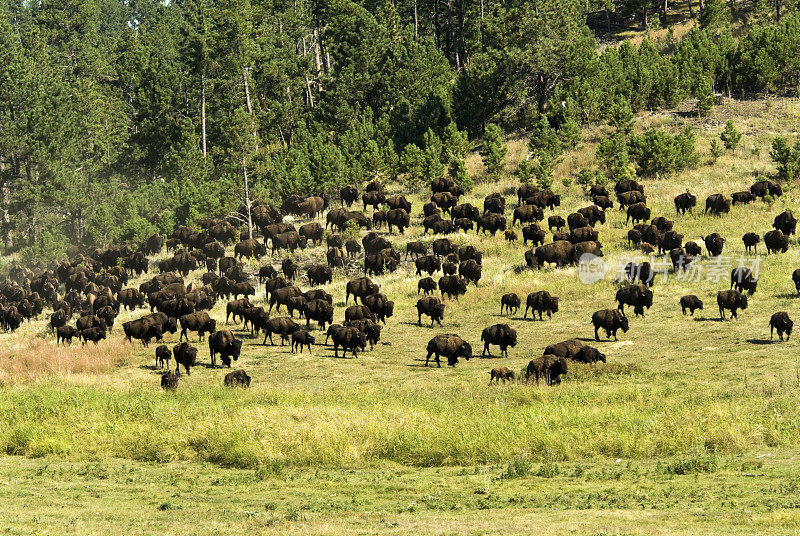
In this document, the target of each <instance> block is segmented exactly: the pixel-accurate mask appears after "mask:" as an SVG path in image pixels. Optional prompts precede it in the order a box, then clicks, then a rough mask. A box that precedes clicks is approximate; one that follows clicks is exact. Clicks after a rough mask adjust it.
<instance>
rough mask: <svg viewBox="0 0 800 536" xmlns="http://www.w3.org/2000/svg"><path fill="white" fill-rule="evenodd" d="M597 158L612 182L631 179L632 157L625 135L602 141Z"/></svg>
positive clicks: (596, 154)
mask: <svg viewBox="0 0 800 536" xmlns="http://www.w3.org/2000/svg"><path fill="white" fill-rule="evenodd" d="M595 156H596V157H597V160H599V161H600V164H601V165H602V166H603V167H604V168H605V170H606V172H607V173H608V175H609V176H610V177H611V179H612V180H622V179H628V178H630V177H631V170H630V167H631V156H630V152H629V151H628V138H627V137H626V136H625V135H623V134H613V135H612V136H610V137H608V138H603V139H602V140H600V143H599V144H598V146H597V152H596V153H595Z"/></svg>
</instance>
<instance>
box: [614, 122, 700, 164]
mask: <svg viewBox="0 0 800 536" xmlns="http://www.w3.org/2000/svg"><path fill="white" fill-rule="evenodd" d="M629 145H630V152H631V154H632V155H633V159H634V160H635V161H636V165H637V167H638V168H639V172H640V173H641V174H642V175H645V176H652V175H656V174H660V173H673V172H676V171H681V170H684V169H686V168H688V167H692V166H694V165H695V164H696V163H697V160H698V156H697V153H696V152H695V146H694V145H695V136H694V132H692V129H691V127H686V128H685V129H684V130H683V132H682V133H680V134H677V135H675V136H672V135H670V134H667V133H666V132H664V131H663V130H659V129H652V130H648V131H647V132H645V133H644V134H642V135H641V136H634V137H633V138H631V140H630V143H629Z"/></svg>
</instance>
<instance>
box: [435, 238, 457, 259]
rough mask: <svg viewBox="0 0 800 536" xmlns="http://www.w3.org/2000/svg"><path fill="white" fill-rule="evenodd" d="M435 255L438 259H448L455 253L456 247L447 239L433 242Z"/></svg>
mask: <svg viewBox="0 0 800 536" xmlns="http://www.w3.org/2000/svg"><path fill="white" fill-rule="evenodd" d="M432 249H433V254H434V255H436V256H438V257H446V256H447V255H450V254H451V253H454V252H455V246H453V243H452V242H451V241H450V240H449V239H447V238H437V239H436V240H434V241H433V246H432Z"/></svg>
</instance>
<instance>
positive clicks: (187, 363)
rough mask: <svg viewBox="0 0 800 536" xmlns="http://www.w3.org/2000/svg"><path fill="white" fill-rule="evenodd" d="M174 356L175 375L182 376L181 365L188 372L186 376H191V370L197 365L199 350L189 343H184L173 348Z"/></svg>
mask: <svg viewBox="0 0 800 536" xmlns="http://www.w3.org/2000/svg"><path fill="white" fill-rule="evenodd" d="M172 355H173V356H175V364H176V366H175V374H177V375H178V376H180V375H181V370H180V368H181V365H183V368H184V369H185V370H186V375H187V376H188V375H191V374H192V373H191V371H190V369H191V368H192V367H193V366H195V364H196V363H197V348H195V347H194V346H192V345H191V344H189V343H188V342H182V343H180V344H176V345H175V346H173V347H172Z"/></svg>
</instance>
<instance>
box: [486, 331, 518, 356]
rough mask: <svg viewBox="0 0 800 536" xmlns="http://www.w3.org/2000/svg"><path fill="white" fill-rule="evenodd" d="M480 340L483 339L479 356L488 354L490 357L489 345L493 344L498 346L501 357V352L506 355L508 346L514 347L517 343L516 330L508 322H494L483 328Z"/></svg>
mask: <svg viewBox="0 0 800 536" xmlns="http://www.w3.org/2000/svg"><path fill="white" fill-rule="evenodd" d="M481 341H483V352H482V353H481V356H485V355H486V354H489V357H492V352H491V351H490V349H489V346H490V345H495V346H499V347H500V357H503V354H505V356H506V357H508V347H509V346H511V347H512V348H514V347H515V346H516V345H517V330H515V329H514V328H512V327H511V326H509V325H508V324H495V325H493V326H489V327H487V328H484V330H483V332H482V333H481Z"/></svg>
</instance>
